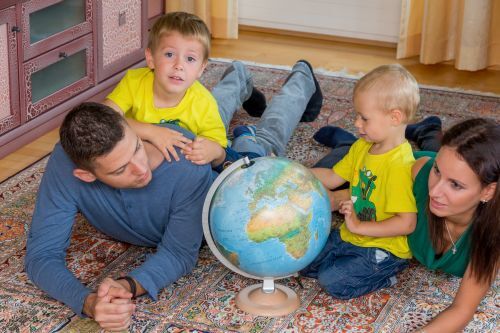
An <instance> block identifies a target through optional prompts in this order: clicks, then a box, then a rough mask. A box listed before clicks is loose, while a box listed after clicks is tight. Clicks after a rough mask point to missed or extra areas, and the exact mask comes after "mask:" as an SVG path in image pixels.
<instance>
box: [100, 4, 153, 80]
mask: <svg viewBox="0 0 500 333" xmlns="http://www.w3.org/2000/svg"><path fill="white" fill-rule="evenodd" d="M146 5H147V3H146V2H145V1H141V0H108V1H98V3H97V31H98V33H97V34H96V39H97V73H98V75H97V79H98V81H99V82H100V81H102V80H104V79H107V78H108V77H109V76H111V75H113V74H115V73H117V72H119V71H121V70H122V69H123V68H124V67H127V66H130V65H131V64H133V63H135V62H137V60H138V59H141V58H143V57H144V49H145V47H146V43H147V24H146V22H145V21H146V20H147V11H146V10H147V8H146V7H147V6H146Z"/></svg>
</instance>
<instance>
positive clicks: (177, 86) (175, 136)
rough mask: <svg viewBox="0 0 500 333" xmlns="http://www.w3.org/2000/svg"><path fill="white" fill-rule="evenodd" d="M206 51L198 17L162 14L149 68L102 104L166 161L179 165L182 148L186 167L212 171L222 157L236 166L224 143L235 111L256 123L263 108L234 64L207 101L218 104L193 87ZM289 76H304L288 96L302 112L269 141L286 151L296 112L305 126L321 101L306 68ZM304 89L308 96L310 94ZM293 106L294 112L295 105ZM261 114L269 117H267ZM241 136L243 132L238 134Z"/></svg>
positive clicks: (134, 71)
mask: <svg viewBox="0 0 500 333" xmlns="http://www.w3.org/2000/svg"><path fill="white" fill-rule="evenodd" d="M209 51H210V32H209V30H208V28H207V26H206V25H205V23H204V22H203V21H202V20H201V19H200V18H199V17H197V16H195V15H192V14H189V13H184V12H173V13H168V14H166V15H164V16H163V17H161V18H160V19H158V21H157V22H155V24H154V25H153V27H152V29H151V32H150V34H149V42H148V47H147V49H146V63H147V65H148V67H146V68H139V69H132V70H129V71H128V72H127V74H126V75H125V77H124V78H123V79H122V80H121V82H120V83H119V84H118V85H117V87H116V88H115V89H114V91H113V92H112V93H111V94H109V95H108V96H107V99H106V101H105V102H104V103H105V104H107V105H108V106H111V107H112V108H114V109H115V110H117V111H120V112H122V113H123V114H124V115H125V117H126V118H127V121H128V123H129V124H130V125H131V127H132V128H133V129H134V130H135V131H136V133H138V135H139V136H140V137H141V138H142V139H144V140H147V141H149V142H151V143H152V144H153V145H155V146H156V147H157V148H158V149H160V151H162V152H163V153H164V155H165V158H166V159H167V160H168V161H170V160H171V157H170V155H172V157H173V158H174V159H175V160H178V159H179V156H178V153H177V151H176V149H175V147H179V148H181V149H182V150H181V151H182V153H183V154H184V155H185V157H186V158H187V159H188V160H190V161H192V162H193V163H196V164H206V163H211V164H212V167H214V168H215V167H217V166H220V165H221V164H222V163H223V162H224V161H226V160H227V159H226V155H227V154H226V153H228V152H229V154H230V155H231V158H230V160H234V159H236V157H237V154H236V153H235V152H234V151H231V150H230V149H229V150H228V140H227V128H228V126H229V122H230V121H231V118H232V115H233V114H234V112H235V111H236V110H237V109H239V107H241V106H242V105H243V108H244V109H245V110H247V112H248V113H249V114H250V115H251V116H255V117H259V116H262V115H263V113H264V111H265V109H266V99H265V96H264V95H263V94H262V93H261V92H260V91H258V90H257V89H256V88H255V87H253V84H252V82H251V76H250V75H249V73H248V71H247V70H246V69H245V68H244V66H243V64H241V63H239V62H234V63H233V64H232V65H231V66H230V67H229V68H228V70H226V72H225V73H224V76H223V79H222V81H224V80H225V78H226V77H228V78H227V80H226V81H227V82H225V84H224V82H222V81H221V82H220V84H218V85H217V86H216V87H215V88H214V90H213V92H214V96H215V95H217V96H218V98H219V99H218V100H217V101H216V98H214V96H213V95H212V94H211V93H210V92H209V91H208V90H207V89H206V88H205V87H204V86H203V85H202V84H201V83H200V82H199V81H198V79H199V78H200V76H201V75H202V73H203V71H204V69H205V67H206V65H207V62H208V55H209ZM233 72H234V73H233ZM295 72H301V73H302V74H303V75H305V76H306V77H302V76H300V75H299V76H296V77H294V80H295V81H300V82H299V85H300V87H299V88H298V90H297V89H296V91H295V92H294V93H295V94H297V95H298V97H297V98H301V99H305V102H306V103H307V106H305V107H304V106H302V107H301V109H297V108H296V109H297V110H296V112H291V114H290V118H291V121H289V122H288V123H287V124H285V125H286V130H287V133H286V134H287V135H285V136H280V137H278V136H276V135H274V136H272V138H270V139H271V140H272V141H279V142H281V141H284V144H285V145H286V142H287V141H288V139H289V136H288V132H290V135H291V133H293V130H294V129H295V126H296V125H297V122H298V120H297V122H295V121H294V117H295V113H296V114H299V113H300V114H299V119H302V120H307V121H311V120H313V119H314V118H315V117H316V116H317V114H318V113H319V110H320V108H321V102H322V95H321V91H320V89H319V85H318V82H317V80H316V78H314V74H313V73H312V68H311V66H310V65H309V64H308V63H307V62H306V61H302V63H301V64H299V63H298V65H296V66H294V69H292V74H293V73H295ZM232 73H233V74H232ZM292 74H291V75H292ZM231 76H232V77H231ZM311 83H312V93H310V91H309V90H311V89H310V88H311ZM306 86H307V87H306ZM228 89H229V90H228ZM215 92H221V93H219V94H216V93H215ZM313 95H314V96H313ZM293 99H295V98H293ZM293 99H292V101H293ZM218 104H219V105H218ZM297 105H299V107H300V105H301V103H298V104H297ZM267 113H268V115H267V118H269V117H270V116H271V115H269V112H267ZM301 117H302V118H301ZM153 124H174V125H179V126H181V127H183V128H185V129H187V130H189V131H190V132H192V133H193V134H194V135H195V138H194V140H191V139H189V138H187V137H186V136H184V135H183V134H182V133H180V131H176V130H173V129H171V128H167V127H160V126H154V125H153ZM271 131H274V130H271ZM240 132H242V131H241V130H240V131H238V133H240ZM243 132H249V131H247V130H245V129H244V130H243ZM250 132H251V133H250V134H252V135H250V136H255V135H254V134H256V135H257V137H258V136H259V132H260V134H261V135H262V134H266V133H268V131H265V130H257V133H253V130H252V131H250ZM272 134H276V133H272ZM278 134H279V133H278ZM249 139H250V138H249ZM257 141H258V140H257ZM267 141H269V140H267ZM267 141H266V140H264V142H267ZM276 144H278V142H276ZM280 145H281V144H280ZM245 149H247V147H246V146H245ZM265 150H266V153H274V152H273V151H269V150H274V149H271V148H270V149H265ZM278 150H279V149H278ZM250 157H253V155H250Z"/></svg>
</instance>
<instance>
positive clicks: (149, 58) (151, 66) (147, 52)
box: [144, 47, 155, 69]
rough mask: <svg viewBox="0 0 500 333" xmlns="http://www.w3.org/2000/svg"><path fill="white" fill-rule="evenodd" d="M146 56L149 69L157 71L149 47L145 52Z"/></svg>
mask: <svg viewBox="0 0 500 333" xmlns="http://www.w3.org/2000/svg"><path fill="white" fill-rule="evenodd" d="M144 55H145V56H146V64H147V65H148V67H149V68H151V69H155V62H154V60H153V53H152V52H151V49H150V48H149V47H148V48H146V50H145V51H144Z"/></svg>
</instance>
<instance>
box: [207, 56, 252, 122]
mask: <svg viewBox="0 0 500 333" xmlns="http://www.w3.org/2000/svg"><path fill="white" fill-rule="evenodd" d="M224 74H225V75H224V77H223V78H222V79H221V80H220V81H219V82H218V83H217V84H216V85H215V87H213V89H212V95H213V96H214V98H215V100H216V101H217V105H218V107H219V113H220V116H221V118H222V122H223V123H224V126H225V127H226V131H227V130H228V129H229V124H230V123H231V120H232V119H233V115H234V113H235V112H236V111H237V110H239V109H240V108H241V105H242V104H243V102H245V101H246V100H247V99H248V98H249V97H250V95H251V94H252V89H253V81H252V76H251V75H250V73H249V72H248V69H247V68H246V67H245V65H244V64H243V63H242V62H240V61H233V63H232V64H231V65H230V66H229V67H228V68H227V69H226V71H225V73H224Z"/></svg>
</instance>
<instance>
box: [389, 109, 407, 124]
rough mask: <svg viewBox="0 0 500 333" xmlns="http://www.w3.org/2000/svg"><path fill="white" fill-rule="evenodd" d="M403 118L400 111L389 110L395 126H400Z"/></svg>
mask: <svg viewBox="0 0 500 333" xmlns="http://www.w3.org/2000/svg"><path fill="white" fill-rule="evenodd" d="M404 118H405V116H404V114H403V112H402V111H401V110H400V109H392V110H391V121H392V124H393V125H395V126H398V125H401V123H402V122H403V120H404Z"/></svg>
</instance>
